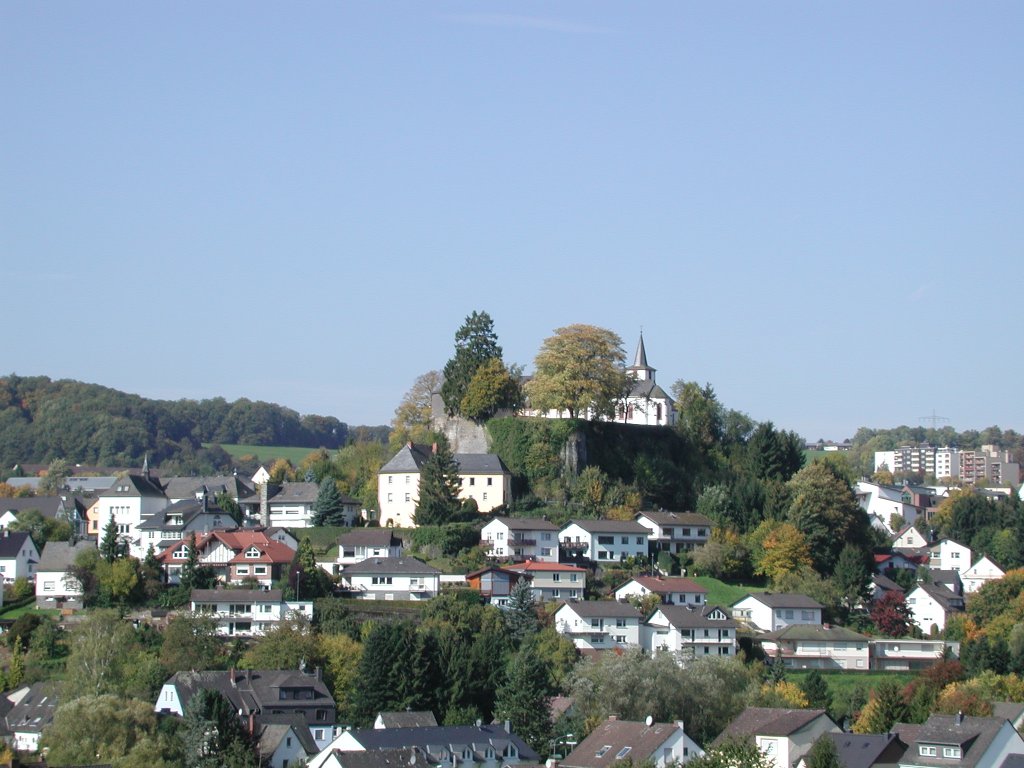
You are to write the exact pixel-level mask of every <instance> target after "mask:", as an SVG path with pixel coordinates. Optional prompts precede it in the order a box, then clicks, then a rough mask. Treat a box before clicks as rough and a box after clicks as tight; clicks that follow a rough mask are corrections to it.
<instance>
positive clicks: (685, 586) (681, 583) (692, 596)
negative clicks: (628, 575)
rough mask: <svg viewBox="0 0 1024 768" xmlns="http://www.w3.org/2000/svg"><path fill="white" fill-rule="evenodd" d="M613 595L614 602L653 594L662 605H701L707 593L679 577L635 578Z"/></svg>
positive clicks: (696, 584) (694, 583)
mask: <svg viewBox="0 0 1024 768" xmlns="http://www.w3.org/2000/svg"><path fill="white" fill-rule="evenodd" d="M613 594H614V595H615V599H616V600H626V599H628V598H630V597H644V596H645V595H650V594H655V595H657V596H658V597H659V598H660V599H661V603H662V604H663V605H703V604H704V600H705V598H706V597H707V594H708V591H707V589H706V588H704V587H702V586H701V585H700V584H698V583H697V582H695V581H693V580H691V579H687V578H683V577H680V576H635V577H633V578H632V579H630V580H629V581H627V582H626V583H625V584H623V585H622V586H620V587H618V588H617V589H616V590H615V592H614V593H613Z"/></svg>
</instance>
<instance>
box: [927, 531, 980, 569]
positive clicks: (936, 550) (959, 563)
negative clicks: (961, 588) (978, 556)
mask: <svg viewBox="0 0 1024 768" xmlns="http://www.w3.org/2000/svg"><path fill="white" fill-rule="evenodd" d="M928 567H929V568H931V569H932V570H945V571H966V570H967V569H968V568H970V567H971V548H970V547H966V546H964V545H963V544H961V543H960V542H958V541H953V539H943V540H942V541H940V542H939V543H938V544H933V545H932V547H931V559H930V560H929V562H928Z"/></svg>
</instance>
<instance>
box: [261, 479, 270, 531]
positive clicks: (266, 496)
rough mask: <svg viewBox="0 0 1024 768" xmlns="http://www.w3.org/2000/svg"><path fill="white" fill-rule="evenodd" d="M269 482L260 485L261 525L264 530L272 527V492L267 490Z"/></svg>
mask: <svg viewBox="0 0 1024 768" xmlns="http://www.w3.org/2000/svg"><path fill="white" fill-rule="evenodd" d="M268 485H270V483H269V482H266V483H260V525H262V526H263V527H264V528H269V527H270V492H269V491H268V490H267V486H268Z"/></svg>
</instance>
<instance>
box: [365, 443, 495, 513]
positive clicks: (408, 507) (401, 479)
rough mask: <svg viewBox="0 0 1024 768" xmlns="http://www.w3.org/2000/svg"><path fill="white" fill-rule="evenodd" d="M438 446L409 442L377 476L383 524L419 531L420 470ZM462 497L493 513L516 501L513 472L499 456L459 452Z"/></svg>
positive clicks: (480, 508) (460, 496)
mask: <svg viewBox="0 0 1024 768" xmlns="http://www.w3.org/2000/svg"><path fill="white" fill-rule="evenodd" d="M436 449H437V446H436V445H434V446H429V445H419V444H416V443H412V442H410V443H407V444H406V445H404V446H402V448H401V449H400V450H399V451H398V453H396V454H395V455H394V456H393V457H391V459H390V460H389V461H388V462H387V463H386V464H385V465H384V466H383V467H381V468H380V471H379V472H378V473H377V502H378V504H379V506H380V524H381V525H383V526H390V527H394V528H415V527H416V523H415V515H416V503H417V501H418V499H419V485H420V470H421V468H422V467H423V465H424V464H425V463H426V461H427V459H429V458H430V455H431V454H432V453H433V452H434V451H436ZM454 459H455V463H456V464H457V465H458V468H459V481H460V486H459V498H460V499H473V500H474V501H475V502H476V505H477V509H478V510H479V511H480V512H490V511H492V510H494V509H497V508H498V507H501V506H504V505H505V504H507V503H508V502H510V501H511V500H512V473H511V472H510V471H509V469H508V467H506V466H505V465H504V464H503V463H502V461H501V459H500V458H499V457H498V455H497V454H493V453H456V454H454Z"/></svg>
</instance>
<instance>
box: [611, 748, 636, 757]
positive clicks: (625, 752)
mask: <svg viewBox="0 0 1024 768" xmlns="http://www.w3.org/2000/svg"><path fill="white" fill-rule="evenodd" d="M632 749H633V748H632V747H623V748H622V749H620V750H619V751H618V753H616V755H615V759H616V760H621V759H622V758H624V757H625V756H626V755H628V754H629V753H630V751H631V750H632Z"/></svg>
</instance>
